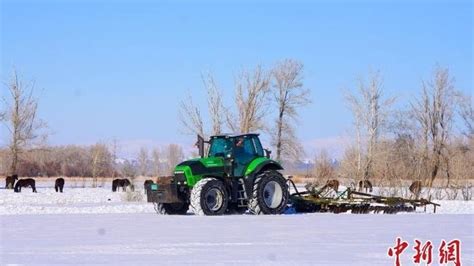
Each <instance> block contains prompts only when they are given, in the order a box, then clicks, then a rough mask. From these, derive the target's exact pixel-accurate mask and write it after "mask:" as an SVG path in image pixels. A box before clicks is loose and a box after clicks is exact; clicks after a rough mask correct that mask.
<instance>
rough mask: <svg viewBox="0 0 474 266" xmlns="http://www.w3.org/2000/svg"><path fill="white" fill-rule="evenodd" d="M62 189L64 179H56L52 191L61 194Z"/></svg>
mask: <svg viewBox="0 0 474 266" xmlns="http://www.w3.org/2000/svg"><path fill="white" fill-rule="evenodd" d="M63 188H64V178H58V179H56V182H54V189H55V190H56V192H61V193H63Z"/></svg>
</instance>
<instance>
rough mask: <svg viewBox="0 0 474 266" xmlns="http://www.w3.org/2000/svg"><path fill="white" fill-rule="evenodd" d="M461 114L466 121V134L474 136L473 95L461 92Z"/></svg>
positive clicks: (470, 136) (469, 136)
mask: <svg viewBox="0 0 474 266" xmlns="http://www.w3.org/2000/svg"><path fill="white" fill-rule="evenodd" d="M459 102H460V110H459V114H460V116H461V119H462V120H463V122H464V125H465V127H466V130H465V132H464V135H466V136H467V137H468V138H471V139H472V138H474V108H473V107H472V96H470V95H463V94H459Z"/></svg>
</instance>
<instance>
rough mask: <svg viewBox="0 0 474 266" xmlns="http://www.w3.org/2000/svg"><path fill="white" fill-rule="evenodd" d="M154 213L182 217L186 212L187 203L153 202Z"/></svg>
mask: <svg viewBox="0 0 474 266" xmlns="http://www.w3.org/2000/svg"><path fill="white" fill-rule="evenodd" d="M153 205H154V207H155V211H156V212H157V213H158V214H161V215H167V214H168V215H184V214H186V213H187V212H188V209H189V203H181V202H178V203H157V202H154V204H153Z"/></svg>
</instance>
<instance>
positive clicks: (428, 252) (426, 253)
mask: <svg viewBox="0 0 474 266" xmlns="http://www.w3.org/2000/svg"><path fill="white" fill-rule="evenodd" d="M414 243H415V245H414V247H413V250H414V251H415V252H414V255H413V257H412V261H413V264H415V265H431V263H432V262H433V243H432V242H431V241H430V240H428V241H426V242H424V243H423V242H422V241H421V240H419V239H415V240H414ZM408 246H409V244H408V242H406V241H403V240H402V238H401V237H397V240H396V243H395V246H394V247H390V248H389V249H388V252H387V254H388V256H389V257H391V258H395V263H394V265H395V266H400V265H402V264H401V262H400V257H401V256H402V254H403V252H404V251H405V250H406V249H407V248H408ZM438 251H439V254H438V258H439V264H440V265H454V266H461V241H460V240H458V239H454V240H452V241H451V242H449V243H446V241H445V240H444V239H443V240H442V241H441V243H440V245H439V249H438Z"/></svg>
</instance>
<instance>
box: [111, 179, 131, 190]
mask: <svg viewBox="0 0 474 266" xmlns="http://www.w3.org/2000/svg"><path fill="white" fill-rule="evenodd" d="M127 187H130V189H131V190H132V191H133V185H132V183H130V180H128V179H115V180H114V181H112V191H113V192H118V189H119V188H122V191H125V189H127Z"/></svg>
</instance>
